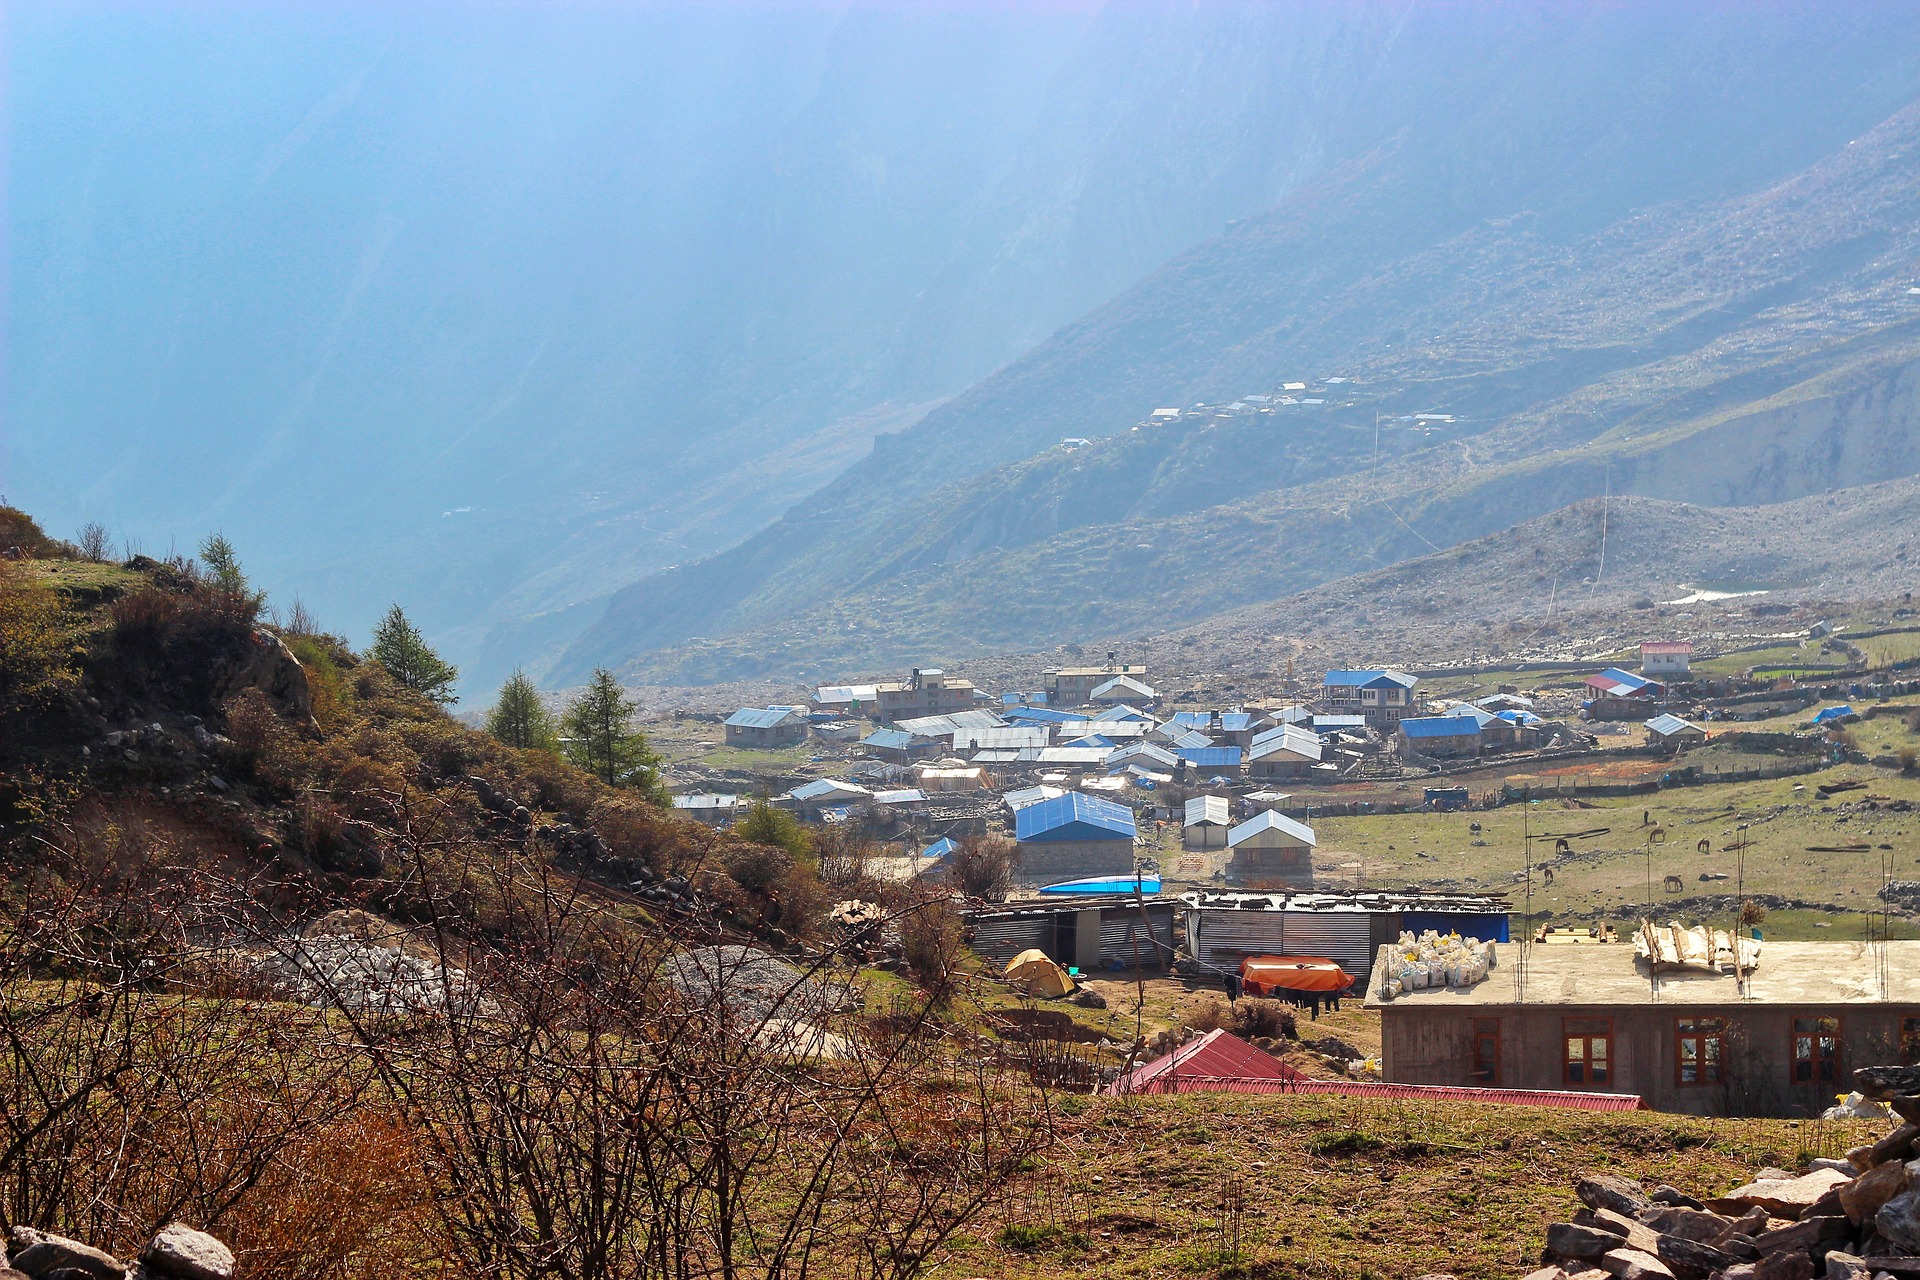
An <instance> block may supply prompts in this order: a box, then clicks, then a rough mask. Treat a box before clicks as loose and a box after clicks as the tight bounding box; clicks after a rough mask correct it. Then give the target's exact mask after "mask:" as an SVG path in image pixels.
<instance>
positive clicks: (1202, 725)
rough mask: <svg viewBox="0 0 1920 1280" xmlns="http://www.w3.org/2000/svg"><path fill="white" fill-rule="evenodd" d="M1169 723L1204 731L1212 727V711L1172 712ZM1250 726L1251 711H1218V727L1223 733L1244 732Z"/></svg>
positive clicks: (1251, 722)
mask: <svg viewBox="0 0 1920 1280" xmlns="http://www.w3.org/2000/svg"><path fill="white" fill-rule="evenodd" d="M1171 723H1173V724H1177V725H1179V726H1180V727H1181V728H1182V729H1197V730H1200V731H1203V732H1204V731H1205V730H1207V729H1210V728H1212V727H1213V713H1212V712H1211V711H1176V712H1174V713H1173V720H1172V722H1171ZM1251 728H1253V713H1252V712H1251V711H1222V712H1221V713H1220V729H1221V731H1222V732H1224V733H1244V732H1246V731H1247V730H1248V729H1251Z"/></svg>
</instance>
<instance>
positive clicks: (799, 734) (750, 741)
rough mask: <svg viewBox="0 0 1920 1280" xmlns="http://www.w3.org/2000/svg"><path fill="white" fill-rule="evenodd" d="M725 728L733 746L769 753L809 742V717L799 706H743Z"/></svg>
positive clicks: (728, 741)
mask: <svg viewBox="0 0 1920 1280" xmlns="http://www.w3.org/2000/svg"><path fill="white" fill-rule="evenodd" d="M725 727H726V731H727V745H728V746H730V747H747V748H749V749H752V750H756V751H767V750H772V749H774V748H776V747H790V746H793V745H794V744H795V743H798V742H805V741H806V740H807V718H806V716H805V715H803V714H801V711H800V708H798V707H742V708H740V710H738V711H736V712H734V713H733V714H732V715H730V716H728V717H727V720H726V726H725Z"/></svg>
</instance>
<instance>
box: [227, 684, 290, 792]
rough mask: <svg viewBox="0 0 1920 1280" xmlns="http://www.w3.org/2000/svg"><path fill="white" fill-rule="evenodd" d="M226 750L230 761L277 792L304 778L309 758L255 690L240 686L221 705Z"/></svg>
mask: <svg viewBox="0 0 1920 1280" xmlns="http://www.w3.org/2000/svg"><path fill="white" fill-rule="evenodd" d="M220 710H221V714H222V716H223V718H224V719H225V721H226V726H227V737H229V738H231V739H232V740H233V746H231V747H229V748H228V749H227V754H228V757H229V758H230V759H231V761H232V762H233V764H234V765H235V766H236V767H237V768H239V769H241V770H244V771H245V772H246V773H247V774H249V775H250V776H252V777H254V778H257V779H258V780H259V781H261V782H262V783H264V784H266V785H267V786H269V787H272V788H274V789H275V790H277V791H292V790H293V789H294V788H295V787H297V786H299V785H300V784H301V783H302V782H303V781H304V780H305V778H306V777H307V774H308V771H309V768H310V765H311V760H310V758H309V753H308V752H307V750H306V749H305V743H303V742H302V741H301V740H300V737H299V735H297V734H295V733H294V732H293V731H292V729H290V728H289V727H288V725H287V722H286V721H285V720H283V719H281V717H280V713H279V712H278V711H276V710H275V709H274V706H273V703H272V702H271V701H270V700H269V699H268V698H267V695H266V694H264V693H262V692H261V691H260V690H258V689H242V690H241V691H240V692H239V693H236V694H234V695H233V696H232V697H231V698H228V699H227V700H226V702H225V703H224V704H222V706H221V708H220Z"/></svg>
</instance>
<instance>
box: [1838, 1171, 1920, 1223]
mask: <svg viewBox="0 0 1920 1280" xmlns="http://www.w3.org/2000/svg"><path fill="white" fill-rule="evenodd" d="M1906 1189H1907V1170H1906V1167H1905V1166H1904V1165H1897V1164H1883V1165H1876V1166H1875V1167H1874V1168H1871V1169H1869V1170H1867V1171H1866V1172H1865V1173H1863V1174H1861V1175H1860V1176H1859V1177H1857V1178H1855V1179H1853V1180H1852V1181H1851V1182H1849V1183H1847V1185H1846V1186H1844V1187H1841V1188H1840V1208H1841V1210H1842V1211H1843V1212H1844V1213H1845V1214H1846V1215H1847V1219H1848V1221H1850V1222H1852V1223H1853V1224H1854V1225H1855V1226H1859V1225H1860V1224H1862V1223H1865V1222H1871V1221H1872V1220H1873V1215H1874V1214H1876V1213H1878V1212H1880V1206H1881V1205H1883V1204H1885V1203H1886V1202H1887V1201H1889V1200H1891V1199H1893V1198H1894V1197H1895V1196H1897V1195H1899V1194H1900V1193H1901V1192H1902V1191H1905V1190H1906Z"/></svg>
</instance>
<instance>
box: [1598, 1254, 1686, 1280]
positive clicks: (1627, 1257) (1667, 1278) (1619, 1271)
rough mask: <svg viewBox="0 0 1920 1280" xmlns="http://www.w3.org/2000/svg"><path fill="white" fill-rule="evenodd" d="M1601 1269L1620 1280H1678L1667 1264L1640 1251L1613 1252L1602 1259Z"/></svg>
mask: <svg viewBox="0 0 1920 1280" xmlns="http://www.w3.org/2000/svg"><path fill="white" fill-rule="evenodd" d="M1600 1269H1601V1270H1602V1271H1604V1272H1606V1273H1607V1274H1608V1275H1610V1276H1617V1277H1619V1280H1678V1277H1676V1276H1675V1275H1674V1274H1673V1269H1672V1268H1671V1267H1669V1266H1667V1264H1666V1263H1664V1262H1662V1261H1660V1259H1659V1258H1657V1257H1655V1256H1654V1255H1653V1254H1650V1253H1642V1252H1641V1251H1640V1250H1638V1249H1615V1250H1612V1251H1611V1252H1609V1253H1607V1254H1606V1255H1605V1256H1604V1257H1602V1258H1601V1259H1600Z"/></svg>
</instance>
